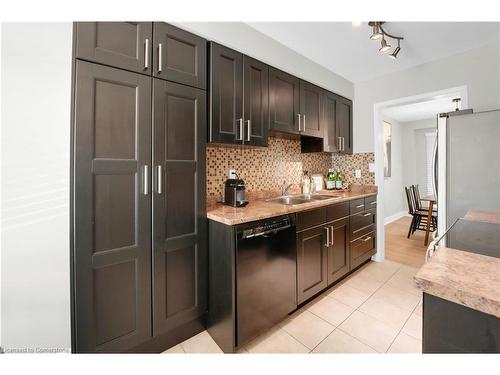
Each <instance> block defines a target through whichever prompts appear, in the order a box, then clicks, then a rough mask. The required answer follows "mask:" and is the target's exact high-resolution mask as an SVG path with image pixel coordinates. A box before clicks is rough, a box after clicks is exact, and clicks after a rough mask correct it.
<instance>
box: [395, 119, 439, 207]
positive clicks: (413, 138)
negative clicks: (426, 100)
mask: <svg viewBox="0 0 500 375" xmlns="http://www.w3.org/2000/svg"><path fill="white" fill-rule="evenodd" d="M402 125H403V128H402V130H403V134H402V140H403V149H404V150H405V152H404V155H403V185H405V186H409V185H414V184H418V185H419V187H420V192H421V193H423V192H424V186H425V173H426V172H425V132H426V131H427V130H430V129H433V130H435V129H436V120H435V119H426V120H420V121H411V122H405V123H403V124H402ZM405 203H406V202H405Z"/></svg>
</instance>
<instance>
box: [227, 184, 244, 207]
mask: <svg viewBox="0 0 500 375" xmlns="http://www.w3.org/2000/svg"><path fill="white" fill-rule="evenodd" d="M224 204H227V205H228V206H233V207H243V206H246V205H247V204H248V201H247V200H245V181H243V180H241V179H239V178H228V179H227V180H226V183H225V184H224Z"/></svg>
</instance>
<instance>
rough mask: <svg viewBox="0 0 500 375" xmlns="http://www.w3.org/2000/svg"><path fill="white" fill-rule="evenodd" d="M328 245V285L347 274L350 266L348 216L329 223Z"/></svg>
mask: <svg viewBox="0 0 500 375" xmlns="http://www.w3.org/2000/svg"><path fill="white" fill-rule="evenodd" d="M329 226H330V227H331V232H330V236H331V239H330V246H329V247H328V256H327V259H328V266H327V269H328V277H327V279H328V285H332V284H333V283H334V282H336V281H337V280H339V279H340V278H342V277H343V276H345V275H347V274H348V273H349V271H350V270H351V268H350V264H351V262H350V256H349V253H350V251H349V218H343V219H339V220H335V221H333V222H331V223H329Z"/></svg>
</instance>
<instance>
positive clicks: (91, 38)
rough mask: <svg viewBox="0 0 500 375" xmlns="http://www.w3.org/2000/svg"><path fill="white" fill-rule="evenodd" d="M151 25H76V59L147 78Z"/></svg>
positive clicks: (101, 23)
mask: <svg viewBox="0 0 500 375" xmlns="http://www.w3.org/2000/svg"><path fill="white" fill-rule="evenodd" d="M152 36H153V30H152V23H151V22H77V23H76V58H78V59H83V60H87V61H92V62H96V63H100V64H104V65H109V66H113V67H116V68H121V69H126V70H131V71H134V72H138V73H143V74H148V75H150V74H151V65H152V61H151V59H152V44H153V40H152Z"/></svg>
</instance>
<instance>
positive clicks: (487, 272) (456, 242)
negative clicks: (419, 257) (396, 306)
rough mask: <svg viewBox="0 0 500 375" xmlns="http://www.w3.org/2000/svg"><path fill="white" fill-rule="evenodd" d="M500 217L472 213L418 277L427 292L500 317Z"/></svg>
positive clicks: (453, 232) (477, 212)
mask: <svg viewBox="0 0 500 375" xmlns="http://www.w3.org/2000/svg"><path fill="white" fill-rule="evenodd" d="M499 217H500V214H499V213H498V212H484V211H475V210H471V211H469V212H468V213H467V214H466V215H465V217H464V218H463V219H460V220H459V221H458V222H457V223H456V224H455V225H454V226H453V227H452V228H451V230H450V232H449V234H448V235H447V237H448V242H449V243H448V245H449V246H451V247H455V248H451V247H442V248H438V249H437V251H435V252H434V255H433V256H432V257H431V258H430V260H429V261H428V262H427V263H426V264H424V265H423V266H422V268H421V269H420V270H419V271H418V272H417V274H416V275H415V283H416V284H417V286H418V287H419V288H420V289H421V290H422V291H423V292H425V293H428V294H432V295H434V296H436V297H439V298H443V299H446V300H448V301H451V302H454V303H458V304H460V305H463V306H466V307H469V308H472V309H475V310H478V311H481V312H484V313H486V314H490V315H493V316H496V317H498V318H500V241H499V240H498V237H499V235H500V234H499V231H500V220H498V219H499Z"/></svg>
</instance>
